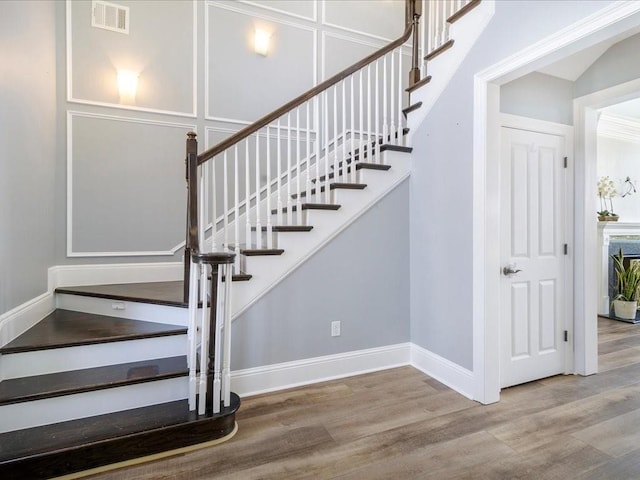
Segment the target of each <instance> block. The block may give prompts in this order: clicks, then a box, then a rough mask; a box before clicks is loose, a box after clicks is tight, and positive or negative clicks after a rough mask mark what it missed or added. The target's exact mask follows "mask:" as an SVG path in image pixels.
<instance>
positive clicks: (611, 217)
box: [598, 215, 618, 222]
mask: <svg viewBox="0 0 640 480" xmlns="http://www.w3.org/2000/svg"><path fill="white" fill-rule="evenodd" d="M598 221H599V222H617V221H618V215H599V216H598Z"/></svg>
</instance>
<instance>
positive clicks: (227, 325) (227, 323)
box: [222, 282, 233, 407]
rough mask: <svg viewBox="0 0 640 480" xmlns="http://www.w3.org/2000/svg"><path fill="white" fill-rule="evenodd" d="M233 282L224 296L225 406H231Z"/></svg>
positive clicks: (223, 355)
mask: <svg viewBox="0 0 640 480" xmlns="http://www.w3.org/2000/svg"><path fill="white" fill-rule="evenodd" d="M232 285H233V282H229V284H228V285H227V287H226V288H225V291H224V293H225V295H224V326H223V329H224V341H223V347H222V348H223V353H222V392H223V396H224V406H225V407H228V406H229V405H230V404H231V298H232V297H231V296H232Z"/></svg>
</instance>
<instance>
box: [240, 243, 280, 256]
mask: <svg viewBox="0 0 640 480" xmlns="http://www.w3.org/2000/svg"><path fill="white" fill-rule="evenodd" d="M235 249H236V246H235V245H229V250H234V251H235ZM283 253H284V250H283V249H282V248H253V247H252V246H251V245H250V246H249V247H247V245H246V244H240V254H241V255H244V256H245V257H259V256H270V255H282V254H283Z"/></svg>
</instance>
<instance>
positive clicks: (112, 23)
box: [91, 0, 129, 34]
mask: <svg viewBox="0 0 640 480" xmlns="http://www.w3.org/2000/svg"><path fill="white" fill-rule="evenodd" d="M91 6H92V10H91V11H92V16H91V26H92V27H96V28H104V29H105V30H111V31H112V32H120V33H126V34H128V33H129V7H123V6H122V5H116V4H115V3H109V2H103V1H101V0H93V2H92V3H91Z"/></svg>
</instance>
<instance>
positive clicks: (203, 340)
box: [198, 265, 210, 415]
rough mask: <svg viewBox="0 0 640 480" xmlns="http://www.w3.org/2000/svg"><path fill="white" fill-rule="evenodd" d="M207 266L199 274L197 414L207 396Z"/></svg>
mask: <svg viewBox="0 0 640 480" xmlns="http://www.w3.org/2000/svg"><path fill="white" fill-rule="evenodd" d="M208 285H209V282H208V279H207V267H206V266H204V265H203V266H202V269H201V275H200V298H201V299H202V309H201V310H200V312H201V316H200V378H199V381H198V395H199V397H200V401H199V402H198V414H199V415H204V413H205V412H204V409H205V403H206V402H205V399H206V398H207V360H208V358H207V357H208V355H207V354H208V351H209V308H210V307H209V302H208V292H207V286H208Z"/></svg>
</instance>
